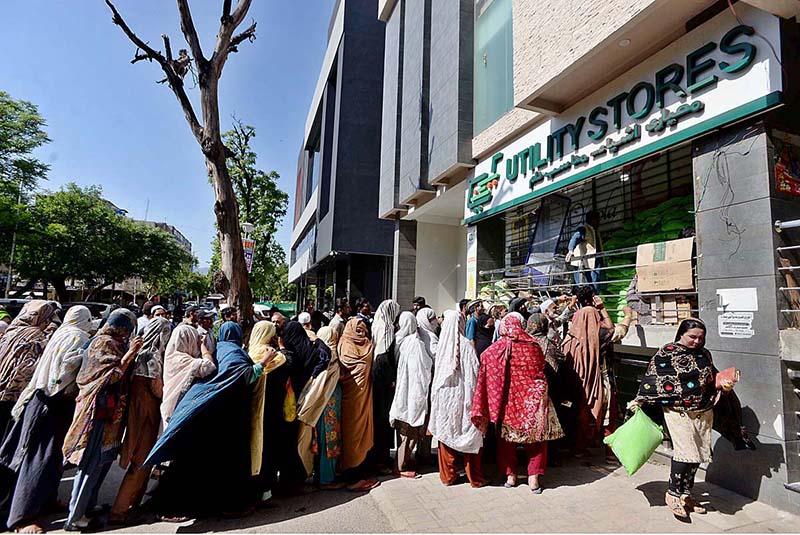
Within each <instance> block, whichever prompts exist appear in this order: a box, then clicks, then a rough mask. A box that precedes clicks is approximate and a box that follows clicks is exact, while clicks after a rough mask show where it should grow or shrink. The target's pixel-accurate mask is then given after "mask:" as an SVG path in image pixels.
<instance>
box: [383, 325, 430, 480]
mask: <svg viewBox="0 0 800 535" xmlns="http://www.w3.org/2000/svg"><path fill="white" fill-rule="evenodd" d="M395 355H396V360H397V385H396V388H395V392H394V400H393V401H392V407H391V410H390V411H389V423H390V424H391V426H392V427H395V428H397V430H398V432H399V433H400V445H399V446H398V447H397V469H398V471H399V472H400V475H401V477H409V478H417V477H419V476H418V474H417V473H416V472H415V471H413V470H408V468H409V461H410V458H411V452H412V451H413V450H414V446H416V444H417V442H418V441H419V440H421V439H422V438H423V437H424V436H425V431H426V430H425V420H426V418H427V416H428V392H429V390H430V384H431V371H432V368H433V357H432V356H431V354H430V353H428V348H427V347H426V346H425V342H424V341H423V340H422V338H421V337H420V335H419V333H418V332H417V319H416V318H415V317H414V314H412V313H411V312H403V313H402V314H400V328H399V329H398V331H397V334H396V335H395Z"/></svg>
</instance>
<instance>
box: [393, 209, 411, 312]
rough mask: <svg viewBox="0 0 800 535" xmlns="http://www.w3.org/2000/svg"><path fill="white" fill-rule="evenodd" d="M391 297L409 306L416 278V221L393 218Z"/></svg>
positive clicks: (404, 305)
mask: <svg viewBox="0 0 800 535" xmlns="http://www.w3.org/2000/svg"><path fill="white" fill-rule="evenodd" d="M392 260H393V263H392V276H393V279H392V299H394V300H395V301H397V302H398V303H400V306H401V307H402V308H403V309H404V310H407V309H410V308H411V302H412V301H413V300H414V290H415V286H416V280H417V222H416V221H404V220H402V219H397V220H395V225H394V256H393V257H392Z"/></svg>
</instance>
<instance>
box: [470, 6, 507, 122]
mask: <svg viewBox="0 0 800 535" xmlns="http://www.w3.org/2000/svg"><path fill="white" fill-rule="evenodd" d="M511 11H512V10H511V0H475V66H474V71H475V98H474V101H473V102H474V126H473V128H474V131H475V134H477V133H479V132H482V131H483V130H485V129H486V128H487V127H489V126H490V125H491V124H492V123H494V122H495V121H496V120H497V119H499V118H500V117H501V116H502V115H503V114H505V113H506V112H507V111H509V110H510V109H511V108H512V107H513V105H514V34H513V31H512V25H511Z"/></svg>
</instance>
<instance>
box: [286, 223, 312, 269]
mask: <svg viewBox="0 0 800 535" xmlns="http://www.w3.org/2000/svg"><path fill="white" fill-rule="evenodd" d="M316 238H317V227H316V226H315V225H312V226H310V227H309V228H307V229H306V231H305V232H304V233H303V237H302V238H300V241H299V242H297V245H296V246H295V247H294V248H292V254H291V263H292V264H294V263H295V262H297V259H298V258H300V257H301V256H303V253H305V252H306V251H308V250H309V249H311V248H312V247H313V246H314V242H315V240H316ZM313 257H314V255H313V254H312V258H311V261H312V262H313V261H314V258H313Z"/></svg>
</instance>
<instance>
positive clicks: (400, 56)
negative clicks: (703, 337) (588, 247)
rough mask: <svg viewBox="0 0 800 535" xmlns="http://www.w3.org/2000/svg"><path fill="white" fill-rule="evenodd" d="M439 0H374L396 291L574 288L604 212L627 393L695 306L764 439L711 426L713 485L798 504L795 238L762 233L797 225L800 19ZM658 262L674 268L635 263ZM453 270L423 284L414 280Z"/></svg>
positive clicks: (385, 211)
mask: <svg viewBox="0 0 800 535" xmlns="http://www.w3.org/2000/svg"><path fill="white" fill-rule="evenodd" d="M441 4H444V3H439V2H432V1H431V0H395V1H391V0H380V1H379V2H378V14H379V17H380V18H381V20H385V21H386V25H387V26H386V53H385V59H384V70H385V73H386V75H385V77H384V103H383V114H384V115H383V124H382V129H383V139H382V147H381V198H380V209H379V214H380V215H381V216H382V217H385V218H388V219H392V220H393V221H394V224H395V236H396V239H395V243H396V249H395V258H394V263H395V266H396V272H397V274H398V275H397V276H396V277H395V280H394V281H393V291H394V294H393V295H394V296H395V298H397V299H398V300H400V302H401V303H403V302H405V301H407V300H409V299H410V296H413V295H414V294H423V295H426V292H427V293H428V294H432V295H431V296H429V295H426V297H429V301H431V302H433V304H434V307H436V308H437V309H439V310H441V309H444V308H448V307H452V306H453V305H454V304H455V303H456V302H457V300H458V299H460V298H462V297H465V296H466V297H470V298H472V297H476V296H482V297H484V298H485V299H488V300H497V301H501V300H507V299H508V298H509V297H511V296H514V295H530V296H533V297H534V298H538V299H544V298H546V297H548V296H553V295H558V294H560V293H563V292H569V291H570V290H571V289H572V288H573V287H574V286H575V285H576V283H575V279H574V270H575V268H573V267H572V266H571V264H570V263H569V262H566V255H567V252H568V250H567V249H568V243H569V241H570V238H571V236H572V235H573V234H574V233H575V231H576V230H577V229H578V228H579V227H580V226H582V225H583V224H584V220H585V218H586V215H587V213H588V212H590V211H597V212H599V215H600V225H599V234H600V236H602V244H603V246H602V248H601V252H600V253H599V254H597V256H596V257H595V258H596V259H597V260H598V261H600V262H602V263H600V262H598V264H597V266H598V267H596V268H595V270H596V271H597V273H598V274H599V275H600V278H601V284H600V285H598V289H599V290H600V293H601V294H603V297H604V300H605V301H606V303H607V305H608V307H609V308H610V309H612V312H613V313H616V314H621V309H622V307H623V306H624V305H625V304H626V303H627V304H631V305H632V306H633V305H634V304H635V305H637V308H639V309H640V311H641V312H642V314H641V316H640V324H639V325H637V326H636V328H632V329H631V331H630V333H629V335H628V337H627V338H626V339H625V340H623V341H622V343H621V344H618V345H617V348H616V349H617V354H618V357H619V358H618V362H617V364H616V368H617V370H616V371H617V376H618V380H619V389H620V392H621V396H620V397H621V400H620V401H621V402H622V403H625V402H626V401H627V399H630V396H631V395H632V393H633V392H634V390H635V388H636V385H637V383H638V379H639V378H640V377H641V374H642V372H643V369H644V366H646V363H647V362H648V360H649V358H650V356H652V354H653V353H654V352H655V350H656V349H657V348H658V347H659V346H661V345H663V344H664V343H666V342H668V341H672V339H673V337H674V335H675V329H676V324H677V323H678V321H679V320H680V319H681V318H682V317H686V316H688V315H695V316H697V315H699V317H700V318H701V319H702V320H703V321H704V322H705V323H706V325H707V326H708V340H707V344H706V346H707V348H708V349H709V350H710V351H711V353H712V354H713V355H714V359H715V363H716V366H717V367H718V368H719V369H723V368H726V367H730V366H735V367H737V368H739V369H740V370H741V371H742V376H743V380H742V382H741V383H740V384H739V385H738V386H737V392H738V395H739V397H740V399H741V402H742V405H743V416H744V425H745V426H746V427H747V429H748V432H749V434H750V435H751V437H753V438H754V440H755V441H756V443H757V445H758V449H757V450H756V451H752V452H751V451H747V452H735V451H734V450H733V448H732V446H731V445H730V443H728V442H727V441H726V440H724V439H719V437H718V435H715V440H716V441H715V446H714V458H715V462H714V463H712V464H711V465H710V468H709V469H708V471H707V474H706V477H707V479H708V480H710V481H713V482H715V483H718V484H721V485H723V486H726V487H728V488H731V489H733V490H736V491H737V492H739V493H741V494H744V495H746V496H749V497H752V498H754V499H758V500H761V501H764V502H767V503H770V504H771V505H774V506H776V507H779V508H782V509H785V510H790V511H793V512H800V493H798V491H800V449H799V447H798V445H799V444H800V441H799V440H798V439H799V438H800V434H798V433H800V418H798V414H800V397H799V396H798V394H799V393H800V382H798V379H800V331H798V330H797V329H796V328H797V327H800V293H798V289H797V287H798V286H800V285H798V284H797V283H796V282H795V280H796V279H795V277H796V276H797V271H800V257H798V255H797V253H798V251H800V232H799V231H798V229H796V228H790V227H791V225H788V226H787V225H785V224H784V225H783V227H784V228H783V229H782V230H781V231H780V232H778V231H776V225H775V223H776V221H783V222H787V221H794V220H800V129H798V127H797V121H796V119H797V117H798V115H800V114H799V113H798V112H800V106H798V102H797V97H796V95H797V94H798V92H797V90H796V88H797V87H798V83H800V76H798V74H797V73H798V72H800V71H798V68H797V67H798V65H797V59H796V56H797V54H796V50H797V47H798V43H800V40H799V39H798V35H800V32H799V31H798V24H797V21H796V19H795V18H794V17H796V15H798V13H796V12H793V11H792V10H788V11H781V9H782V8H783V9H785V6H786V4H784V3H781V2H772V1H769V0H752V1H740V2H735V3H729V2H727V1H723V2H714V1H700V0H698V1H692V2H667V1H654V0H649V1H648V0H638V1H635V2H622V1H615V0H611V1H604V2H600V1H582V2H553V1H550V0H540V1H522V0H513V1H512V0H462V1H460V2H447V3H446V4H449V6H447V7H446V6H443V5H441ZM390 74H391V79H390V78H389V76H390ZM409 85H410V86H411V87H410V88H409V87H408V86H409ZM415 95H419V97H418V100H419V101H420V102H421V103H422V105H415V100H414V98H413V97H414V96H415ZM394 118H396V119H395V120H393V119H394ZM798 226H800V225H798ZM692 231H693V232H694V233H696V238H695V240H694V242H692V241H691V240H689V241H688V242H673V240H676V239H677V238H679V237H680V236H681V235H688V234H691V233H692ZM666 242H669V244H667V243H666ZM687 243H688V247H687V245H686V244H687ZM640 246H641V247H640ZM795 246H799V247H798V248H797V249H793V247H795ZM648 251H649V257H647V256H646V255H645V253H647V252H648ZM671 255H676V256H675V258H674V260H675V263H674V265H671V266H670V270H667V271H664V270H662V271H661V272H659V270H657V269H656V270H654V269H652V266H651V267H650V269H648V268H647V267H646V266H645V264H653V263H656V262H663V261H664V260H667V261H669V260H670V259H671ZM659 265H660V266H662V267H663V265H664V264H663V263H662V264H659ZM451 272H452V273H454V274H455V275H454V280H452V281H450V280H449V279H448V278H447V277H444V278H442V279H441V282H437V285H436V286H435V287H433V286H431V282H430V279H429V276H428V275H427V274H428V273H435V274H437V275H448V274H449V273H451ZM637 272H638V274H639V277H638V284H632V282H633V279H634V276H635V275H636V274H637ZM400 273H405V277H404V278H400V276H399V275H400ZM665 273H666V275H665ZM678 274H680V275H678ZM413 276H416V278H414V277H413ZM654 281H655V282H654Z"/></svg>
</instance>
